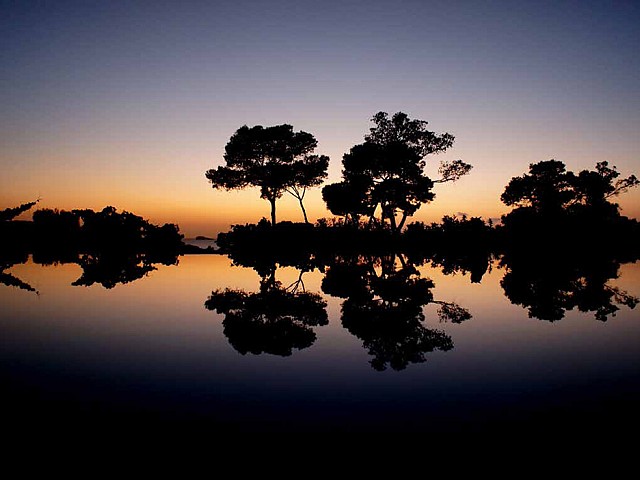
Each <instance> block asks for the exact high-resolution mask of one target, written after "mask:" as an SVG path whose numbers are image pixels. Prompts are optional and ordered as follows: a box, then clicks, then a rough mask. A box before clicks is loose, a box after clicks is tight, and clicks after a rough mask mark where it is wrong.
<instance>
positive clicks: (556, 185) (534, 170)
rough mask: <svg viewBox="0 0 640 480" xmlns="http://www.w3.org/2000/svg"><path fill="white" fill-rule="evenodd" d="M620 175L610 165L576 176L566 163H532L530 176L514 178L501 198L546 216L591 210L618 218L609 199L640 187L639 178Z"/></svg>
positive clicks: (506, 203) (591, 211)
mask: <svg viewBox="0 0 640 480" xmlns="http://www.w3.org/2000/svg"><path fill="white" fill-rule="evenodd" d="M619 176H620V173H619V172H618V171H617V170H616V167H615V166H614V167H613V168H610V167H609V163H608V162H599V163H598V164H596V169H595V170H582V171H581V172H580V173H579V174H578V175H576V174H575V173H573V172H571V171H567V170H566V167H565V164H564V163H563V162H560V161H557V160H547V161H543V162H538V163H532V164H530V165H529V173H528V174H524V175H522V176H521V177H514V178H512V179H511V181H510V182H509V183H508V185H507V186H506V188H505V190H504V192H503V194H502V195H501V196H500V199H501V200H502V202H503V203H504V204H505V205H508V206H515V207H518V208H523V209H529V210H530V211H532V212H533V213H535V214H538V215H544V216H553V215H559V214H562V213H576V212H578V213H579V212H580V211H581V210H588V211H589V213H590V214H597V215H599V216H609V217H611V216H615V215H618V205H616V204H613V203H610V202H609V199H611V198H612V197H615V196H617V195H619V194H621V193H624V192H626V191H628V190H629V189H630V188H634V187H636V186H638V184H640V181H639V180H638V179H637V178H636V176H635V175H630V176H629V177H626V178H621V179H618V177H619Z"/></svg>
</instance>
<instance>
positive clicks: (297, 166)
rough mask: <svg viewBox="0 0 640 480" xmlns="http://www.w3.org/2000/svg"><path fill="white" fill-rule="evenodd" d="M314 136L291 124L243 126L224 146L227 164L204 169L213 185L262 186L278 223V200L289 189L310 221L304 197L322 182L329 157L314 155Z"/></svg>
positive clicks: (220, 186)
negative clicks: (311, 188) (294, 128)
mask: <svg viewBox="0 0 640 480" xmlns="http://www.w3.org/2000/svg"><path fill="white" fill-rule="evenodd" d="M317 144H318V142H317V140H316V139H315V137H314V136H313V135H312V134H310V133H307V132H303V131H299V132H294V131H293V127H292V126H291V125H287V124H283V125H276V126H273V127H266V128H265V127H263V126H261V125H257V126H255V127H248V126H246V125H245V126H243V127H240V128H239V129H238V130H237V131H236V132H235V133H234V134H233V135H232V136H231V138H230V139H229V142H228V143H227V145H226V146H225V154H224V160H225V163H226V164H225V165H224V166H219V167H217V168H215V169H211V170H208V171H207V172H206V173H205V176H206V177H207V179H208V180H209V181H210V182H211V185H212V187H213V188H223V189H225V190H236V189H241V188H245V187H260V196H261V198H264V199H266V200H268V201H269V203H270V204H271V223H272V225H275V224H276V200H277V199H278V198H280V197H281V196H282V195H283V193H285V192H287V193H290V194H291V195H293V196H294V197H295V198H297V199H298V202H299V203H300V208H301V209H302V213H303V215H304V219H305V222H308V219H307V214H306V211H305V209H304V204H303V199H304V196H305V193H306V190H307V188H310V187H314V186H317V185H320V184H321V183H322V181H323V180H324V178H325V177H326V176H327V168H328V166H329V157H327V156H325V155H314V154H312V152H313V151H314V150H315V148H316V147H317Z"/></svg>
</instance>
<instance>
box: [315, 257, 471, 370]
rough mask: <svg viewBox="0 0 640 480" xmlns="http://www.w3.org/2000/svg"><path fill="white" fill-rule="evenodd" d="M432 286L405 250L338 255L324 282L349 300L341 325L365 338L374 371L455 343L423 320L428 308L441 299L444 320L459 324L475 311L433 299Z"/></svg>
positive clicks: (330, 290) (406, 362)
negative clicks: (387, 253) (375, 254)
mask: <svg viewBox="0 0 640 480" xmlns="http://www.w3.org/2000/svg"><path fill="white" fill-rule="evenodd" d="M433 287H434V284H433V282H432V281H431V280H429V279H427V278H421V277H420V274H419V272H418V270H417V269H416V268H415V267H414V266H412V265H411V264H409V263H407V262H406V260H405V259H404V257H403V256H402V255H397V256H396V255H390V256H387V257H377V258H375V257H366V256H358V257H351V258H337V259H336V261H335V262H334V263H333V264H332V265H331V266H330V267H329V269H328V270H327V272H326V275H325V278H324V280H323V282H322V290H323V291H324V292H325V293H327V294H329V295H332V296H336V297H340V298H344V299H345V300H344V302H343V303H342V325H343V326H344V327H345V328H346V329H347V330H348V331H349V332H350V333H352V334H353V335H355V336H356V337H358V338H360V339H361V340H362V342H363V346H364V348H365V349H366V350H367V352H368V353H369V355H371V356H372V357H373V358H372V360H371V362H370V363H371V366H372V367H373V368H374V369H375V370H385V369H386V368H387V367H391V368H392V369H394V370H402V369H404V368H406V367H407V366H408V365H409V364H411V363H421V362H424V361H426V354H427V353H429V352H433V351H435V350H443V351H446V350H450V349H451V348H453V342H452V340H451V338H450V337H449V336H448V335H446V334H445V333H444V332H442V331H440V330H434V329H430V328H427V327H425V326H424V325H423V322H424V319H425V317H424V313H423V307H424V306H425V305H427V304H429V303H436V304H439V305H440V309H439V312H438V313H439V316H440V320H441V321H452V322H455V323H459V322H461V321H464V320H467V319H469V318H471V315H470V314H469V312H468V311H466V310H465V309H463V308H462V307H460V306H458V305H455V304H452V303H447V302H440V301H436V300H434V298H433V294H432V292H431V290H432V288H433Z"/></svg>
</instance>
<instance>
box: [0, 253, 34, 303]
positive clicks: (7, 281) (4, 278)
mask: <svg viewBox="0 0 640 480" xmlns="http://www.w3.org/2000/svg"><path fill="white" fill-rule="evenodd" d="M28 258H29V256H28V254H27V253H26V252H23V251H12V250H11V249H8V250H4V251H0V285H6V286H7V287H16V288H19V289H21V290H26V291H28V292H36V293H38V292H37V290H36V289H35V288H33V287H32V286H31V285H29V284H28V283H26V282H23V281H22V280H20V279H19V278H18V277H16V276H14V275H11V274H10V273H6V272H5V270H7V269H9V268H11V267H12V266H14V265H17V264H19V263H26V261H27V260H28Z"/></svg>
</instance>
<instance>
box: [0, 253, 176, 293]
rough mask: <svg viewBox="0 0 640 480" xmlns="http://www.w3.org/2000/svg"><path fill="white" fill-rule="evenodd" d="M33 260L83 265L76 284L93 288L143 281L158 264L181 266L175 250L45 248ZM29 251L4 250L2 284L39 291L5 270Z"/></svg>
mask: <svg viewBox="0 0 640 480" xmlns="http://www.w3.org/2000/svg"><path fill="white" fill-rule="evenodd" d="M32 259H33V263H35V264H37V265H45V266H48V265H60V264H77V265H79V266H80V267H81V268H82V275H81V276H80V277H79V278H78V279H77V280H75V281H74V282H73V283H72V285H74V286H84V287H89V286H91V285H94V284H99V285H102V286H103V287H104V288H107V289H111V288H114V287H115V286H116V285H121V284H126V283H131V282H134V281H136V280H139V279H141V278H143V277H145V276H147V275H148V274H149V272H152V271H154V270H156V267H155V266H154V265H157V264H162V265H177V264H178V255H177V254H174V253H170V254H166V253H162V254H160V253H157V254H156V253H131V252H122V251H105V252H98V253H86V254H81V253H78V252H77V251H75V250H69V251H66V250H62V249H53V250H48V249H42V250H36V251H34V252H33V254H32ZM28 260H29V253H27V251H21V250H17V249H9V250H4V251H2V252H0V284H2V285H6V286H10V287H17V288H20V289H23V290H28V291H32V292H35V291H36V290H35V288H33V287H32V286H31V285H29V284H28V283H26V282H24V281H22V280H20V279H19V278H17V277H15V276H14V275H12V274H10V273H7V272H5V270H8V269H9V268H11V267H13V266H14V265H18V264H23V263H27V261H28Z"/></svg>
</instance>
